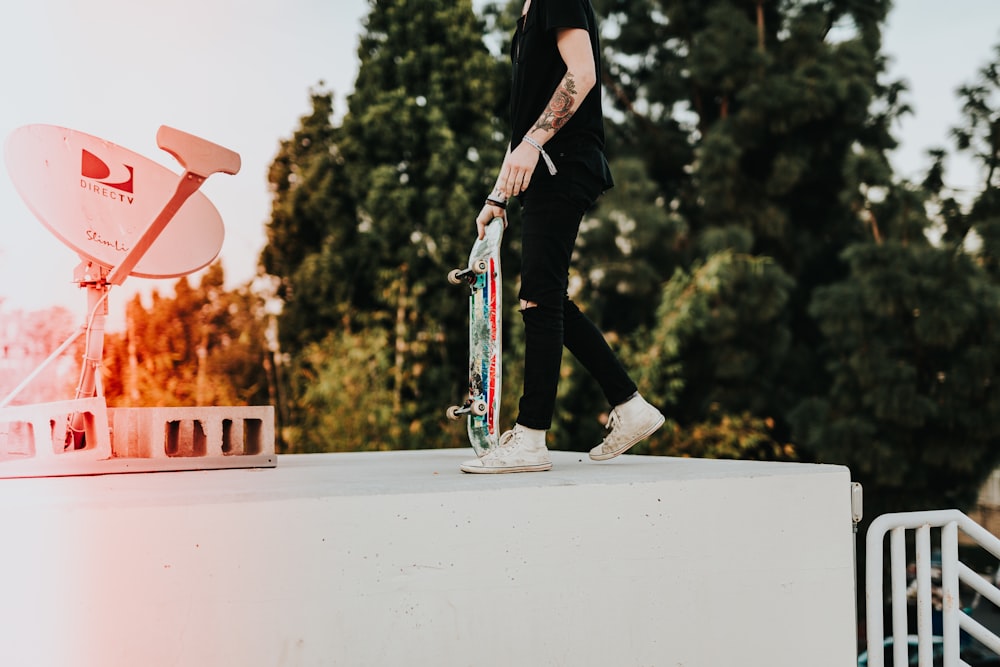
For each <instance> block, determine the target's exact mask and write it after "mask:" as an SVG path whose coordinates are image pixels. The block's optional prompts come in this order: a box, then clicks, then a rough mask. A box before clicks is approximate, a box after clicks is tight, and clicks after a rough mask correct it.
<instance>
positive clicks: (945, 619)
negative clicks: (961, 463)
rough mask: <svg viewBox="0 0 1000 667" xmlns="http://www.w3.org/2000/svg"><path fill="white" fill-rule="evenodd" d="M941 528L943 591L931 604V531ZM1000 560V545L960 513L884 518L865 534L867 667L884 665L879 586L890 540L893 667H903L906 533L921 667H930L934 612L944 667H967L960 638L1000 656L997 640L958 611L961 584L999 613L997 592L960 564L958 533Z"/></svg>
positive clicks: (905, 662)
mask: <svg viewBox="0 0 1000 667" xmlns="http://www.w3.org/2000/svg"><path fill="white" fill-rule="evenodd" d="M932 528H940V529H941V537H940V553H941V586H940V591H939V592H940V595H939V596H938V598H939V599H937V600H935V599H934V592H935V591H934V590H933V589H932V584H931V552H932V548H931V529H932ZM959 529H961V530H962V532H963V533H965V534H966V535H967V536H969V537H970V538H971V539H972V540H974V541H975V542H976V543H978V544H979V546H981V547H983V548H984V549H986V550H987V551H989V552H990V553H991V554H993V555H994V556H996V557H997V558H998V559H1000V539H997V537H995V536H994V535H993V534H991V533H990V532H989V531H987V530H986V529H985V528H983V527H982V526H980V525H979V524H977V523H976V522H975V521H973V520H972V519H970V518H969V517H967V516H966V515H965V514H963V513H962V512H959V511H958V510H935V511H927V512H904V513H898V514H884V515H882V516H880V517H878V518H876V519H875V520H874V521H872V524H871V526H870V527H869V528H868V535H867V538H866V547H867V549H866V562H865V573H866V579H865V608H866V610H867V628H868V665H869V667H889V666H887V665H884V664H883V663H884V655H883V648H882V645H883V641H884V638H883V634H884V633H883V622H884V619H883V604H884V602H885V593H884V587H883V581H882V573H883V546H884V544H885V535H886V534H887V533H888V534H889V539H890V544H889V552H890V559H889V560H890V562H889V579H890V587H891V597H890V600H891V605H892V612H891V613H892V636H893V664H892V667H906V666H907V665H908V664H909V663H908V655H907V648H906V637H907V634H908V632H907V620H908V619H907V588H908V586H907V581H906V575H907V573H906V570H907V562H906V531H907V530H915V551H916V554H915V556H916V581H915V584H916V593H917V595H916V599H917V603H916V604H917V633H916V634H917V637H918V648H917V652H918V660H919V665H920V667H932V665H933V654H932V637H933V636H934V632H933V617H934V613H933V612H934V608H935V606H938V607H940V613H941V628H942V631H941V636H942V638H943V649H944V656H943V657H944V667H959V666H961V665H966V663H965V662H963V661H962V659H961V657H960V649H961V647H960V635H961V632H963V631H964V632H966V633H968V635H969V636H971V637H973V638H975V639H976V640H978V641H979V642H980V643H981V644H982V645H983V646H985V647H986V648H988V649H989V650H991V651H993V652H994V653H997V654H1000V637H997V635H996V634H994V633H993V632H992V631H990V630H989V629H988V628H986V627H984V626H983V625H982V624H981V623H979V622H978V621H976V620H975V619H973V618H972V617H971V616H970V615H969V614H967V613H966V612H965V611H964V610H963V609H962V607H961V604H960V598H959V584H960V583H961V584H965V585H966V586H968V587H969V588H971V589H973V590H974V591H976V592H977V593H978V594H979V595H981V596H982V597H984V598H986V599H987V600H989V601H990V602H992V603H993V604H995V605H997V606H998V607H1000V589H998V588H997V587H996V586H994V585H993V583H991V582H989V581H986V580H984V579H983V577H981V576H980V575H979V574H977V573H976V572H974V571H973V570H972V569H971V568H970V567H968V566H967V565H965V564H964V563H962V562H961V561H959V554H958V531H959Z"/></svg>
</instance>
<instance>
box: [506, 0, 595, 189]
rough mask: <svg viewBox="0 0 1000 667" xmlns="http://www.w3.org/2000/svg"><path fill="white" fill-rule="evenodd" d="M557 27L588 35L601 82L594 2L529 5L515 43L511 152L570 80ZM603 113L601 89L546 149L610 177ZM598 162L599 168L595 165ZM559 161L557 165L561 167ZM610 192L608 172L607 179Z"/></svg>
mask: <svg viewBox="0 0 1000 667" xmlns="http://www.w3.org/2000/svg"><path fill="white" fill-rule="evenodd" d="M559 28H582V29H583V30H586V31H587V32H588V33H589V34H590V45H591V48H592V49H593V52H594V63H595V66H596V68H597V75H598V79H599V78H600V72H601V58H600V44H599V40H598V36H597V29H598V28H597V20H596V18H595V17H594V9H593V7H592V6H591V4H590V0H531V5H530V6H529V7H528V13H527V15H525V16H523V17H521V19H519V20H518V23H517V30H516V31H515V32H514V38H513V41H512V43H511V63H512V65H513V79H512V83H511V108H510V111H511V113H510V115H511V141H510V146H511V148H512V149H513V148H516V147H517V146H518V145H519V144H520V143H521V138H522V137H524V135H525V134H527V133H528V132H529V131H530V130H531V128H532V127H533V126H534V124H535V122H536V121H537V120H538V118H539V116H541V115H542V112H543V111H544V110H545V107H546V105H547V104H548V103H549V101H550V100H551V99H552V95H553V93H555V91H556V88H557V87H558V86H559V83H560V82H561V81H562V79H563V77H564V76H565V75H566V64H565V63H564V62H563V59H562V56H560V55H559V48H558V47H557V46H556V35H557V30H558V29H559ZM603 149H604V111H603V108H602V106H601V86H600V81H599V80H598V83H597V85H595V86H594V88H593V89H591V91H590V92H589V93H588V94H587V97H586V98H584V100H583V102H582V103H581V104H580V107H579V108H578V109H577V110H576V112H575V113H574V114H573V117H572V118H570V119H569V121H568V122H567V123H566V124H565V125H564V126H563V127H562V128H561V129H560V130H559V131H558V132H556V134H555V135H554V136H553V137H552V138H551V139H549V141H548V142H547V143H546V145H545V150H546V152H547V153H549V154H550V155H553V157H556V156H558V155H560V154H562V155H563V156H571V157H573V158H576V159H579V160H581V161H584V162H587V163H591V164H593V166H594V168H595V169H597V170H599V171H602V172H606V170H607V162H606V161H605V160H604V155H603ZM595 160H598V161H599V162H600V163H601V164H596V163H594V161H595ZM558 163H559V161H558V160H556V165H557V166H558ZM604 180H605V181H606V184H605V186H606V187H610V185H611V183H610V180H611V179H610V173H607V176H606V177H605V179H604Z"/></svg>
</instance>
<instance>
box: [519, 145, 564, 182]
mask: <svg viewBox="0 0 1000 667" xmlns="http://www.w3.org/2000/svg"><path fill="white" fill-rule="evenodd" d="M522 141H524V142H525V143H526V144H528V145H529V146H534V147H535V148H536V149H538V152H539V153H541V154H542V159H543V160H545V166H546V167H548V168H549V173H550V174H552V175H553V176H555V175H556V165H555V164H554V163H553V162H552V158H550V157H549V154H548V153H546V152H545V149H544V148H542V145H541V144H540V143H538V142H537V141H535V140H534V139H532V138H531V137H529V136H528V135H524V139H522Z"/></svg>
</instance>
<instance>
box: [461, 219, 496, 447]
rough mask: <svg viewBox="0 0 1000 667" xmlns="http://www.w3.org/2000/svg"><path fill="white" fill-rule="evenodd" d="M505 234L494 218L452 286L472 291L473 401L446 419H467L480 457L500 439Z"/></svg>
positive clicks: (470, 358)
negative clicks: (501, 262)
mask: <svg viewBox="0 0 1000 667" xmlns="http://www.w3.org/2000/svg"><path fill="white" fill-rule="evenodd" d="M503 229H504V223H503V219H501V218H494V219H493V220H492V221H491V222H490V223H489V224H488V225H486V234H485V236H484V237H483V238H482V239H477V240H476V242H475V244H473V246H472V252H470V253H469V265H468V267H466V268H464V269H455V270H453V271H451V272H450V273H449V274H448V281H449V282H450V283H452V284H454V285H461V284H462V283H466V284H468V286H469V396H468V398H467V399H466V401H465V403H464V404H463V405H453V406H451V407H450V408H448V410H447V415H448V418H449V419H452V420H459V419H461V418H462V417H463V416H466V415H467V416H468V430H469V442H470V443H472V448H473V449H474V450H476V455H477V456H480V457H482V456H483V455H484V454H486V452H488V451H490V450H491V449H493V448H494V447H496V446H497V442H498V441H499V439H500V434H499V429H498V427H499V417H500V377H501V356H500V354H501V347H502V345H501V342H502V338H501V331H502V324H503V322H502V319H503V317H502V316H503V308H502V307H501V297H502V285H503V283H502V276H501V272H500V243H501V242H502V241H503Z"/></svg>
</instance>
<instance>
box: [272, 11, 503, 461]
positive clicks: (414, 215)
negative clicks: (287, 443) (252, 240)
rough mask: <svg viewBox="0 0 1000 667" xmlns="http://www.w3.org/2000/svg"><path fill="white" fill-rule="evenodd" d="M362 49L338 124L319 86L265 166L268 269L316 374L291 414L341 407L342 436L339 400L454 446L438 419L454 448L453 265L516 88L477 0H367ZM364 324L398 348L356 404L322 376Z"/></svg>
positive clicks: (458, 316) (460, 312) (284, 333)
mask: <svg viewBox="0 0 1000 667" xmlns="http://www.w3.org/2000/svg"><path fill="white" fill-rule="evenodd" d="M358 54H359V57H360V61H361V66H360V69H359V73H358V79H357V81H356V84H355V89H354V92H353V93H352V94H351V95H350V97H349V98H348V112H347V114H346V116H345V117H344V119H343V122H342V124H341V125H340V126H339V127H335V126H334V125H333V123H332V119H331V117H330V113H329V108H330V106H331V103H330V99H331V97H330V95H329V93H319V94H314V97H313V106H314V108H313V112H312V113H311V114H310V115H308V116H306V117H305V118H303V119H302V127H301V128H299V130H297V131H296V132H295V133H294V135H293V137H292V139H291V140H289V141H288V142H285V143H283V145H282V150H281V152H280V153H279V155H278V156H277V158H276V160H275V164H274V165H273V167H272V171H271V181H272V184H273V187H274V191H275V200H274V215H273V216H272V220H271V223H270V225H269V246H268V249H266V250H265V252H264V255H263V264H264V267H265V269H266V270H267V271H268V272H269V273H272V274H273V275H275V276H277V277H278V278H279V280H280V287H279V293H278V294H279V296H280V297H281V298H282V299H283V301H284V307H283V311H282V314H281V316H280V318H279V331H280V340H281V344H282V349H283V351H284V352H286V353H288V354H290V355H291V357H292V361H291V366H290V369H291V370H292V372H293V373H295V374H298V375H302V376H303V377H309V378H311V380H310V383H311V384H310V385H306V384H303V383H300V382H296V383H295V384H294V385H292V388H293V390H294V391H293V392H292V395H291V396H290V402H291V404H292V406H293V407H294V410H293V414H292V416H291V419H292V420H293V423H298V424H303V423H305V421H306V419H307V417H306V416H307V415H308V414H309V413H310V412H316V411H319V412H326V411H330V410H337V412H336V413H335V416H334V418H333V419H330V420H328V421H325V422H323V423H324V424H326V427H324V431H323V434H322V435H320V436H317V437H320V438H322V437H326V438H327V439H328V440H329V445H328V446H330V447H338V446H339V445H338V444H336V443H335V442H333V441H337V442H340V441H342V440H343V439H344V438H346V437H347V433H346V430H345V429H347V428H349V420H348V419H346V418H345V419H340V420H339V421H338V417H346V416H345V415H342V409H354V410H358V411H360V412H361V413H365V414H368V415H370V416H371V418H372V419H374V420H375V421H376V422H377V424H378V425H379V426H380V427H382V429H383V432H384V433H385V435H386V442H391V443H393V444H394V446H396V447H414V446H423V447H426V446H435V445H439V444H441V443H442V441H444V442H445V443H447V442H448V439H449V437H450V436H445V437H444V438H441V439H437V436H438V434H439V431H442V430H444V429H448V432H449V434H453V437H451V441H453V442H455V443H456V444H457V443H459V442H461V441H462V439H463V438H464V433H463V432H461V430H460V429H458V428H449V426H448V425H446V424H444V423H442V422H443V419H442V415H443V407H444V406H447V405H449V404H450V403H453V402H455V401H456V400H457V399H458V398H459V397H460V396H461V392H462V390H463V386H464V384H465V382H466V381H465V379H463V376H464V371H463V369H464V368H465V367H466V365H467V361H466V354H467V343H466V342H465V341H466V338H467V324H465V322H466V317H467V313H466V311H467V307H466V300H465V295H464V294H462V293H460V292H459V291H456V289H455V288H454V286H451V285H449V284H447V282H446V281H445V280H444V276H445V275H446V274H447V272H448V270H449V269H451V268H454V267H455V266H459V265H460V264H461V263H462V262H463V261H464V259H465V258H467V257H468V249H469V247H471V243H472V241H473V240H474V239H475V226H474V219H475V214H476V213H477V212H478V210H479V208H480V206H481V204H482V199H483V197H484V195H485V193H487V192H488V191H489V189H490V187H491V185H492V182H491V180H490V179H492V178H493V177H494V176H495V173H493V172H494V171H495V169H496V168H497V165H499V164H500V160H501V158H502V145H501V140H500V137H501V136H502V135H501V133H500V125H499V122H498V120H497V116H496V113H497V110H498V108H499V107H500V105H501V102H502V100H503V99H504V96H505V95H506V90H507V87H506V84H505V83H504V79H503V78H502V77H501V72H502V69H501V68H500V66H499V63H498V62H497V61H496V59H495V58H493V57H492V56H491V55H490V54H489V52H488V51H487V49H486V47H485V46H484V43H483V24H482V22H481V21H480V20H479V19H477V17H476V15H475V14H474V13H473V11H472V5H471V2H470V1H469V0H461V1H459V2H445V1H444V0H424V1H422V2H417V3H414V2H405V1H403V0H373V2H372V3H371V10H370V13H369V15H368V18H367V21H366V25H365V31H364V33H363V35H362V36H361V40H360V45H359V48H358ZM362 332H363V335H364V337H365V338H366V340H382V341H384V343H385V344H386V345H387V346H388V354H389V356H390V363H389V365H388V368H387V369H385V372H384V373H383V374H381V375H380V376H379V377H378V378H377V380H378V383H377V387H376V386H370V385H365V384H364V383H361V384H358V385H357V387H356V389H357V390H358V391H359V392H362V393H361V395H356V396H354V397H353V398H354V401H353V403H352V402H351V401H346V402H342V401H340V400H339V399H338V400H337V401H332V399H331V393H330V392H326V391H325V390H322V389H320V388H318V387H315V386H314V385H324V386H325V385H329V386H330V387H335V386H339V385H338V382H339V381H338V380H337V379H336V378H335V377H332V376H335V375H338V374H342V373H343V372H344V370H345V369H344V368H343V367H342V366H341V364H343V363H347V358H348V357H347V356H345V354H344V352H345V350H344V347H343V346H344V345H345V344H347V342H349V341H352V340H355V338H354V335H355V334H360V333H362ZM317 345H318V346H319V348H317V347H315V346H317ZM327 355H335V356H336V357H337V359H338V360H337V361H332V360H328V359H327V358H326V357H327ZM379 367H380V368H381V366H379ZM365 386H368V388H367V389H363V387H365ZM376 388H377V390H376ZM386 401H388V403H389V405H388V407H389V410H388V412H386V411H384V410H382V408H383V407H384V404H385V402H386ZM345 404H346V408H341V407H338V406H342V405H345ZM338 423H339V424H342V425H341V426H337V424H338ZM327 427H328V428H329V429H331V430H325V429H326V428H327Z"/></svg>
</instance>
